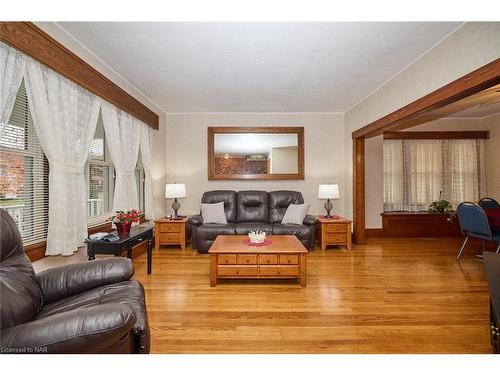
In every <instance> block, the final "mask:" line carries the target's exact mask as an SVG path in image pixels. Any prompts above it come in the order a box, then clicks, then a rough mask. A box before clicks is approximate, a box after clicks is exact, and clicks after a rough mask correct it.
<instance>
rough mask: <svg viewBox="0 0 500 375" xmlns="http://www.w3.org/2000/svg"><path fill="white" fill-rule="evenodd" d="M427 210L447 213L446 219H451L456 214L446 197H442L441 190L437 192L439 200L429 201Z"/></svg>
mask: <svg viewBox="0 0 500 375" xmlns="http://www.w3.org/2000/svg"><path fill="white" fill-rule="evenodd" d="M428 212H432V213H436V214H445V215H448V219H447V220H448V221H452V220H453V218H454V217H455V216H456V211H455V210H453V207H452V205H451V203H450V202H448V201H447V200H446V199H442V196H441V192H439V200H437V201H434V202H432V203H431V205H430V206H429V209H428Z"/></svg>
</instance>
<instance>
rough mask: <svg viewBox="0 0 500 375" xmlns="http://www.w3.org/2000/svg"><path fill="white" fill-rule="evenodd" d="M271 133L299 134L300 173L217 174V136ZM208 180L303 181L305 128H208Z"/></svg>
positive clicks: (298, 164)
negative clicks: (215, 145) (215, 146)
mask: <svg viewBox="0 0 500 375" xmlns="http://www.w3.org/2000/svg"><path fill="white" fill-rule="evenodd" d="M228 133H240V134H248V133H269V134H287V133H293V134H297V143H298V145H297V146H298V155H297V157H298V161H297V166H298V168H297V169H298V173H276V174H271V173H265V174H216V173H215V172H216V171H215V149H214V143H215V142H214V140H215V135H216V134H228ZM207 135H208V179H209V180H303V179H304V164H305V163H304V128H303V127H208V133H207Z"/></svg>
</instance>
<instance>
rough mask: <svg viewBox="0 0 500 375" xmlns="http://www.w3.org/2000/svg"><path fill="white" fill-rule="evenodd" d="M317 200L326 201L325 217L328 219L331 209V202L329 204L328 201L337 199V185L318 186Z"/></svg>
mask: <svg viewBox="0 0 500 375" xmlns="http://www.w3.org/2000/svg"><path fill="white" fill-rule="evenodd" d="M318 198H319V199H326V203H325V210H326V217H327V218H330V217H332V216H330V211H331V210H332V208H333V204H332V202H330V199H339V198H340V194H339V185H337V184H327V185H319V189H318Z"/></svg>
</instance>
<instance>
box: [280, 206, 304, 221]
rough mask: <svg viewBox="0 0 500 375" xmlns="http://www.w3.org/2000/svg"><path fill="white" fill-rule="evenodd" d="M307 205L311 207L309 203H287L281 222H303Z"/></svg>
mask: <svg viewBox="0 0 500 375" xmlns="http://www.w3.org/2000/svg"><path fill="white" fill-rule="evenodd" d="M309 207H311V205H310V204H309V203H304V204H291V205H289V206H288V208H287V209H286V212H285V215H284V216H283V219H282V220H281V224H298V225H301V224H302V223H303V222H304V218H305V217H306V215H307V212H308V211H309Z"/></svg>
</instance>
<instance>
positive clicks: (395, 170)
mask: <svg viewBox="0 0 500 375" xmlns="http://www.w3.org/2000/svg"><path fill="white" fill-rule="evenodd" d="M383 150H384V211H404V210H406V209H408V207H406V206H405V204H404V201H405V200H404V190H405V189H404V185H405V179H404V170H403V142H402V141H400V140H396V139H394V140H387V141H384V147H383Z"/></svg>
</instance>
